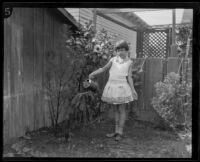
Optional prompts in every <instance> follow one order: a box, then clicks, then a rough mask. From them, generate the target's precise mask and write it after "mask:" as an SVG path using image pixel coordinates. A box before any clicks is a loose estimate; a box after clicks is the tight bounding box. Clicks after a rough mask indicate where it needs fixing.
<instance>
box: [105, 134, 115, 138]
mask: <svg viewBox="0 0 200 162" xmlns="http://www.w3.org/2000/svg"><path fill="white" fill-rule="evenodd" d="M116 135H117V133H109V134H106V137H108V138H111V137H115V136H116Z"/></svg>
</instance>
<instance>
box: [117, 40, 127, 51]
mask: <svg viewBox="0 0 200 162" xmlns="http://www.w3.org/2000/svg"><path fill="white" fill-rule="evenodd" d="M121 48H124V49H125V50H126V51H128V50H129V46H128V43H127V42H126V41H125V40H120V41H118V42H117V43H116V45H115V50H118V49H121Z"/></svg>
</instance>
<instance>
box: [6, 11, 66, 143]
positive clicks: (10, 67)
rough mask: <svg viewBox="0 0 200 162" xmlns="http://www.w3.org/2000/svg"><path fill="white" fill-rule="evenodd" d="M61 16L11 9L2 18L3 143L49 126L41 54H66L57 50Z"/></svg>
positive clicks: (58, 48)
mask: <svg viewBox="0 0 200 162" xmlns="http://www.w3.org/2000/svg"><path fill="white" fill-rule="evenodd" d="M62 16H63V15H60V13H59V12H57V11H56V9H50V8H48V9H47V8H13V13H12V15H11V16H10V17H9V18H7V19H4V100H3V137H4V142H7V141H8V140H9V139H11V138H13V137H19V136H22V135H24V134H25V132H27V131H32V130H37V129H39V128H41V127H44V126H50V119H49V112H48V107H47V106H46V101H45V97H44V96H45V95H44V80H45V79H44V73H45V65H46V62H45V55H46V53H48V52H53V51H55V52H56V53H57V54H59V52H62V53H63V52H64V53H66V54H67V51H66V49H65V48H63V47H61V46H62V45H64V43H65V41H66V39H65V38H63V33H61V32H60V28H61V27H63V25H65V23H66V21H65V19H64V18H63V17H62ZM60 42H63V44H62V43H60ZM64 49H65V50H64Z"/></svg>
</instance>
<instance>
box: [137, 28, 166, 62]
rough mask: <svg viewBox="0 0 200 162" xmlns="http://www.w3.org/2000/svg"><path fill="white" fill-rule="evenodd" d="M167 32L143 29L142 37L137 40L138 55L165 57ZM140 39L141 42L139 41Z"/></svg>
mask: <svg viewBox="0 0 200 162" xmlns="http://www.w3.org/2000/svg"><path fill="white" fill-rule="evenodd" d="M167 39H168V32H167V30H161V31H155V30H151V31H145V32H143V37H142V39H140V40H138V41H139V43H140V44H138V49H137V52H138V57H145V56H147V57H158V58H165V57H167V51H168V50H169V49H167V48H168V40H167ZM141 41H142V42H141Z"/></svg>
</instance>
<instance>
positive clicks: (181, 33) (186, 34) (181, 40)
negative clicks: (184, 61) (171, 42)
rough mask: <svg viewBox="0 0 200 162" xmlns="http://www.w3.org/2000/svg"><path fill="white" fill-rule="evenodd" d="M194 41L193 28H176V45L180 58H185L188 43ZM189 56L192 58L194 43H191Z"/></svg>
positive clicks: (189, 26) (188, 26)
mask: <svg viewBox="0 0 200 162" xmlns="http://www.w3.org/2000/svg"><path fill="white" fill-rule="evenodd" d="M188 38H189V39H192V26H191V25H187V26H178V27H176V44H177V45H178V51H179V52H180V53H179V56H182V57H185V54H186V46H187V41H188ZM189 45H190V48H189V56H192V41H190V44H189Z"/></svg>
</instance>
